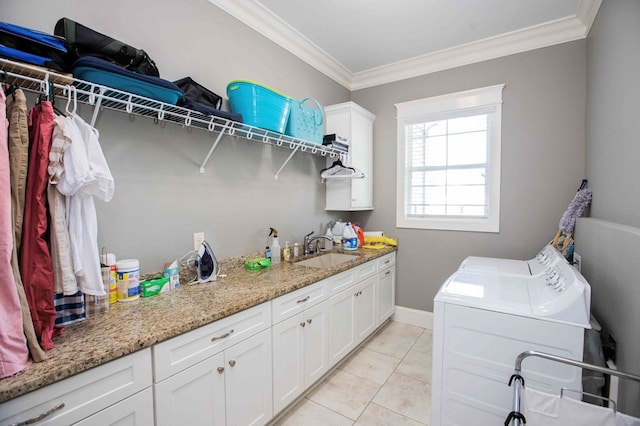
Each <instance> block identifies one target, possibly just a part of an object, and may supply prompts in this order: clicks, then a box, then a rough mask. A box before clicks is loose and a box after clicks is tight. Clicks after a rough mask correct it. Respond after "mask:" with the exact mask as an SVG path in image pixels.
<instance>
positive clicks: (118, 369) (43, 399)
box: [0, 349, 151, 425]
mask: <svg viewBox="0 0 640 426" xmlns="http://www.w3.org/2000/svg"><path fill="white" fill-rule="evenodd" d="M150 386H151V350H150V349H143V350H141V351H138V352H135V353H133V354H131V355H127V356H125V357H122V358H119V359H116V360H114V361H111V362H108V363H106V364H104V365H101V366H99V367H96V368H92V369H91V370H88V371H85V372H83V373H80V374H78V375H75V376H71V377H69V378H67V379H64V380H61V381H59V382H56V383H53V384H51V385H49V386H46V387H44V388H42V389H38V390H36V391H33V392H31V393H28V394H26V395H23V396H21V397H18V398H16V399H12V400H9V401H7V402H5V403H3V404H2V405H0V424H2V425H7V424H12V423H20V422H25V421H27V420H29V419H32V418H36V417H38V416H40V415H41V414H43V413H47V412H50V414H49V415H48V416H46V417H45V418H43V419H42V420H40V422H38V424H47V425H70V424H72V423H75V422H78V421H80V420H82V419H84V418H86V417H89V416H91V415H93V414H94V413H96V412H98V411H100V410H103V409H105V408H107V407H109V406H111V405H113V404H116V403H117V402H119V401H122V400H124V399H125V398H127V397H129V396H131V395H133V394H135V393H136V392H140V391H141V390H143V389H145V388H148V387H150ZM61 405H63V406H61ZM56 407H59V408H56Z"/></svg>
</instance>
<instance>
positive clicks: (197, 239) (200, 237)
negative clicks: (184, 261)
mask: <svg viewBox="0 0 640 426" xmlns="http://www.w3.org/2000/svg"><path fill="white" fill-rule="evenodd" d="M203 241H204V232H194V233H193V251H195V252H197V251H198V250H200V246H201V245H202V242H203Z"/></svg>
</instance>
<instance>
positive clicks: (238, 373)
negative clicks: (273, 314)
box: [224, 328, 273, 425]
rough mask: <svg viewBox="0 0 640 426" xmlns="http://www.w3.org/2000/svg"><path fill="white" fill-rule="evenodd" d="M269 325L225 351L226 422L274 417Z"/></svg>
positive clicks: (263, 420)
mask: <svg viewBox="0 0 640 426" xmlns="http://www.w3.org/2000/svg"><path fill="white" fill-rule="evenodd" d="M271 356H272V348H271V329H270V328H269V329H267V330H265V331H263V332H261V333H260V334H257V335H256V336H254V337H250V338H249V339H247V340H245V341H244V342H241V343H238V344H237V345H235V346H232V347H230V348H229V349H227V350H225V351H224V360H225V366H224V369H225V372H224V374H225V387H224V388H225V394H226V408H227V424H228V425H263V424H265V423H267V422H268V421H269V420H271V417H273V404H272V401H273V392H272V375H271V359H272V358H271Z"/></svg>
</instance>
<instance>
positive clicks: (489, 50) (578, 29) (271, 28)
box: [209, 0, 602, 91]
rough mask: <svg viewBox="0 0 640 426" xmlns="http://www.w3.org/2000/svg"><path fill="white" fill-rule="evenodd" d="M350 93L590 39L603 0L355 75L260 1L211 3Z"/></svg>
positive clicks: (213, 0) (580, 3)
mask: <svg viewBox="0 0 640 426" xmlns="http://www.w3.org/2000/svg"><path fill="white" fill-rule="evenodd" d="M209 1H210V2H211V3H213V4H214V5H216V6H218V7H219V8H221V9H222V10H224V11H225V12H227V13H229V14H230V15H232V16H234V17H235V18H237V19H238V20H240V21H241V22H243V23H245V24H246V25H248V26H249V27H251V28H253V29H254V30H255V31H257V32H259V33H260V34H262V35H264V36H265V37H267V38H269V39H270V40H272V41H273V42H274V43H276V44H278V45H280V46H281V47H283V48H284V49H286V50H288V51H289V52H291V53H293V54H294V55H296V56H297V57H299V58H300V59H302V60H303V61H305V62H306V63H308V64H309V65H311V66H312V67H314V68H316V69H317V70H318V71H320V72H322V73H323V74H325V75H327V76H328V77H330V78H331V79H333V80H335V81H336V82H337V83H339V84H341V85H342V86H344V87H346V88H347V89H349V90H352V91H353V90H358V89H364V88H367V87H372V86H377V85H381V84H385V83H391V82H394V81H399V80H403V79H407V78H411V77H417V76H420V75H424V74H429V73H433V72H437V71H443V70H446V69H451V68H454V67H458V66H462V65H468V64H472V63H476V62H481V61H485V60H489V59H495V58H499V57H503V56H507V55H512V54H515V53H521V52H525V51H529V50H533V49H538V48H542V47H547V46H552V45H555V44H560V43H566V42H569V41H574V40H579V39H582V38H585V37H586V36H587V35H588V33H589V30H590V28H591V25H592V23H593V21H594V19H595V16H596V14H597V12H598V9H599V7H600V4H601V3H602V0H579V1H578V2H577V10H576V12H575V14H574V15H573V16H567V17H564V18H561V19H557V20H554V21H549V22H545V23H542V24H539V25H534V26H531V27H527V28H523V29H519V30H516V31H511V32H508V33H504V34H500V35H497V36H494V37H489V38H486V39H482V40H478V41H474V42H471V43H466V44H462V45H459V46H455V47H452V48H449V49H444V50H440V51H435V52H431V53H428V54H425V55H420V56H417V57H413V58H408V59H404V60H401V61H397V62H394V63H390V64H386V65H382V66H379V67H376V68H372V69H368V70H364V71H360V72H356V73H353V72H352V71H351V70H349V69H348V68H347V67H345V66H344V65H343V64H341V63H340V62H339V61H338V60H336V59H335V58H334V57H333V56H331V55H330V54H329V53H327V52H326V51H324V50H323V49H321V48H320V47H319V46H317V45H316V44H315V43H314V42H313V41H311V40H310V39H309V38H307V37H306V36H304V35H303V34H301V33H300V32H299V31H298V30H296V29H294V28H293V27H292V26H291V25H289V24H288V23H287V22H285V21H284V20H282V19H281V18H280V17H278V16H277V15H276V14H274V13H273V12H271V11H270V10H269V9H268V8H266V7H265V6H264V5H263V4H262V3H260V2H259V1H258V0H209Z"/></svg>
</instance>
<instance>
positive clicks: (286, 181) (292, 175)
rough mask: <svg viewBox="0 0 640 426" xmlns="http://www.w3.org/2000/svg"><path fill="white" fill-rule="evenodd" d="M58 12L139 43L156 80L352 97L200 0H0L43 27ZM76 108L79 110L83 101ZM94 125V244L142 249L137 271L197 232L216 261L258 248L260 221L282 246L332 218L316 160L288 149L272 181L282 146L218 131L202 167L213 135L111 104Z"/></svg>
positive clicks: (185, 245)
mask: <svg viewBox="0 0 640 426" xmlns="http://www.w3.org/2000/svg"><path fill="white" fill-rule="evenodd" d="M63 16H67V17H69V18H71V19H74V20H76V21H78V22H80V23H82V24H85V25H87V26H89V27H92V28H94V29H96V30H98V31H101V32H103V33H106V34H108V35H110V36H112V37H114V38H117V39H120V40H122V41H125V42H127V43H129V44H131V45H133V46H136V47H140V48H144V49H145V50H146V51H147V52H148V53H149V55H150V56H151V57H152V58H153V59H154V60H155V61H156V63H157V65H158V67H159V69H160V72H161V76H162V77H163V78H165V79H167V80H176V79H178V78H181V77H184V76H186V75H189V76H191V77H193V78H194V79H195V80H196V81H198V82H199V83H201V84H203V85H204V86H206V87H208V88H210V89H211V90H213V91H215V92H216V93H218V94H220V95H226V85H227V83H228V82H229V81H231V80H234V79H251V80H255V81H259V82H261V83H263V84H265V85H268V86H270V87H273V88H276V89H278V90H279V91H281V92H283V93H286V94H288V95H290V96H292V97H297V98H301V97H304V96H313V97H315V98H317V99H318V100H319V101H320V102H321V103H322V104H324V105H329V104H334V103H339V102H344V101H347V100H349V97H350V94H349V91H348V90H347V89H345V88H343V87H342V86H340V85H338V84H337V83H335V82H334V81H332V80H330V79H329V78H327V77H325V76H324V75H323V74H321V73H319V72H318V71H316V70H315V69H313V68H311V67H310V66H309V65H307V64H305V63H303V62H302V61H300V60H299V59H297V58H296V57H294V56H293V55H292V54H290V53H289V52H287V51H286V50H284V49H282V48H280V47H279V46H277V45H275V44H274V43H272V42H271V41H270V40H267V39H266V38H264V37H263V36H261V35H259V34H258V33H256V32H255V31H253V30H251V29H249V28H248V27H246V26H245V25H244V24H241V23H240V22H239V21H237V20H236V19H235V18H233V17H231V16H230V15H227V14H226V13H225V12H223V11H221V10H220V9H218V8H217V7H216V6H214V5H212V4H211V3H209V2H208V1H206V0H184V1H173V2H161V5H160V4H159V3H158V2H156V1H154V0H136V1H126V0H115V1H108V2H105V1H100V0H87V1H85V0H60V1H55V2H49V1H46V2H43V1H38V0H3V1H2V20H4V21H7V22H12V23H15V24H19V25H24V26H27V27H31V28H35V29H39V30H42V31H46V32H49V33H52V32H53V28H54V25H55V23H56V21H57V20H58V19H59V18H60V17H63ZM81 115H82V116H83V117H84V118H85V119H88V118H90V117H91V110H89V109H88V108H83V109H82V110H81ZM96 127H97V128H98V129H99V130H100V134H101V138H100V140H101V145H102V148H103V151H104V153H105V156H106V158H107V161H108V163H109V166H110V168H111V172H112V174H113V176H114V178H115V185H116V192H115V196H114V198H113V200H112V201H111V202H110V203H106V204H105V203H98V205H97V211H98V221H99V244H100V246H103V245H104V246H106V247H108V249H109V250H110V251H112V252H114V253H116V255H117V257H118V258H120V259H123V258H128V257H134V258H139V259H140V261H141V269H142V271H143V272H151V271H157V270H160V268H161V266H162V264H163V262H164V261H167V260H170V259H175V258H179V257H180V256H182V254H184V253H185V252H187V251H188V250H191V248H192V233H193V232H196V231H204V232H205V235H206V238H207V240H208V241H209V242H210V243H211V245H212V247H213V249H214V252H215V253H216V255H217V256H218V257H219V258H224V257H229V256H235V255H242V254H247V253H253V252H257V251H259V250H263V249H264V246H265V244H266V240H267V238H266V235H267V231H268V227H269V226H274V227H276V228H278V229H279V230H280V235H281V238H280V241H281V245H284V241H286V240H291V241H294V240H298V241H300V240H301V238H302V236H303V235H304V234H306V233H307V232H309V231H311V230H315V231H316V232H320V231H321V230H323V229H322V226H321V225H322V224H324V223H326V222H327V221H328V220H329V219H332V218H333V216H332V215H330V214H328V213H326V212H325V211H324V205H325V202H324V196H325V192H324V185H323V184H321V183H320V179H319V170H320V169H321V168H323V167H325V162H324V158H321V157H315V156H311V155H310V154H306V153H304V154H296V156H295V157H294V159H293V160H292V161H291V162H290V163H289V165H287V167H286V168H285V169H284V170H283V172H282V173H281V175H280V178H279V180H277V181H276V180H275V179H274V172H275V171H276V170H278V168H280V166H281V165H282V164H283V163H284V161H285V160H286V158H287V156H288V155H289V153H290V151H289V150H288V149H284V148H277V147H270V146H264V145H262V144H261V143H258V142H252V143H249V142H247V141H245V140H235V139H233V138H225V139H224V140H223V141H222V143H221V144H220V145H219V147H218V149H217V150H216V151H215V152H214V154H213V157H212V158H211V160H210V162H209V164H208V165H207V168H206V171H205V173H204V174H200V173H199V166H200V164H201V163H202V161H203V160H204V157H205V155H206V153H207V152H208V150H209V147H210V146H211V144H212V142H213V138H212V137H210V136H209V135H208V134H207V132H205V131H201V130H193V129H191V130H188V129H185V128H181V127H180V126H176V125H154V124H153V122H152V121H151V120H148V119H143V118H140V117H137V118H133V117H128V116H127V115H125V114H122V113H116V112H112V111H103V112H102V113H101V114H100V116H99V118H98V121H97V124H96ZM343 216H344V215H343Z"/></svg>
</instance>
